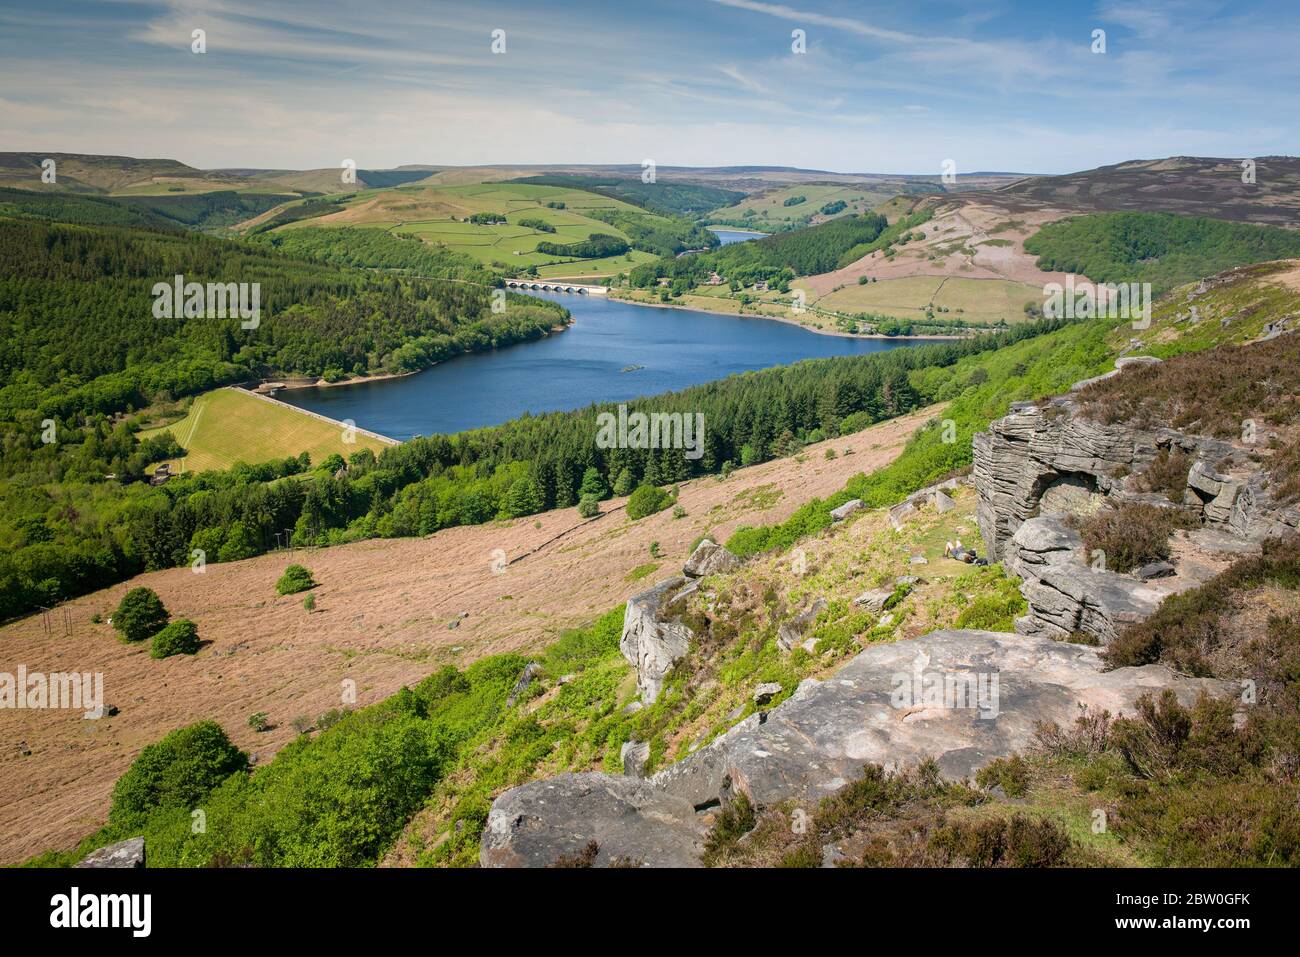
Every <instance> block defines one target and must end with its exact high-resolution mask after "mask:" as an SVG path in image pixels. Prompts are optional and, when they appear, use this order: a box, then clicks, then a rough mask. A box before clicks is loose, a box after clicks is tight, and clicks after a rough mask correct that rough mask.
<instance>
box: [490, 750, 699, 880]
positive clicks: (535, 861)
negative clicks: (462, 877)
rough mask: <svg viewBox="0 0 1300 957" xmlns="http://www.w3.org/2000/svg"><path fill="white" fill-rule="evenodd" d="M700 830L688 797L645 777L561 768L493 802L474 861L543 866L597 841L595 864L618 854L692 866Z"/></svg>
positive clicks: (661, 864) (654, 862) (696, 861)
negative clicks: (564, 771) (568, 771)
mask: <svg viewBox="0 0 1300 957" xmlns="http://www.w3.org/2000/svg"><path fill="white" fill-rule="evenodd" d="M705 831H706V826H705V821H704V819H703V818H702V817H701V816H700V815H698V814H697V813H696V811H695V808H694V807H693V806H692V805H691V804H690V802H688V801H686V800H684V799H682V798H680V797H675V796H673V795H671V794H668V793H666V792H664V791H662V790H661V789H659V788H656V787H654V786H652V785H651V784H649V783H648V782H646V781H641V780H638V779H637V778H633V777H612V776H610V775H608V774H594V773H591V774H561V775H559V776H558V777H554V778H549V779H547V780H545V781H533V782H531V783H529V784H524V785H521V786H520V787H517V788H511V789H510V790H509V791H506V792H505V793H504V794H502V795H501V796H500V797H499V798H497V799H496V800H495V801H494V802H493V803H492V811H491V812H490V813H489V814H488V820H487V827H486V828H485V829H484V831H483V840H482V843H481V845H480V850H479V861H480V863H482V864H483V866H484V867H550V866H551V865H552V864H554V863H555V862H556V860H557V859H559V857H560V856H561V855H565V854H568V855H572V854H577V853H579V852H580V851H582V849H583V848H585V847H586V846H587V844H588V843H589V842H590V841H596V842H597V843H598V844H599V845H600V850H599V853H598V854H597V855H596V860H595V863H596V865H597V866H605V867H608V866H609V865H610V864H612V863H614V861H616V860H618V859H619V858H624V859H627V860H629V861H637V862H643V863H646V864H649V865H652V866H658V867H699V866H700V851H701V850H702V848H703V839H704V834H705Z"/></svg>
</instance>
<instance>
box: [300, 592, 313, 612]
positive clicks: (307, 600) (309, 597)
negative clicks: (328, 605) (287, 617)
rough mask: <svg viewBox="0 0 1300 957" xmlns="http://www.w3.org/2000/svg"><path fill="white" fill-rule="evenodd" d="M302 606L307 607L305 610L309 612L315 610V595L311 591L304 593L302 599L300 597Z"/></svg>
mask: <svg viewBox="0 0 1300 957" xmlns="http://www.w3.org/2000/svg"><path fill="white" fill-rule="evenodd" d="M302 607H303V608H305V609H307V611H309V612H311V611H315V610H316V596H315V595H314V594H313V593H311V592H308V593H307V594H306V595H304V596H303V599H302Z"/></svg>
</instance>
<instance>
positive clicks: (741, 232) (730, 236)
mask: <svg viewBox="0 0 1300 957" xmlns="http://www.w3.org/2000/svg"><path fill="white" fill-rule="evenodd" d="M709 232H711V233H713V234H714V235H716V236H717V237H718V238H719V239H721V240H722V245H724V246H730V245H731V244H732V243H743V242H746V241H748V240H750V239H759V238H761V237H763V236H766V235H767V233H753V232H750V231H749V230H747V229H723V228H721V227H719V226H713V227H710V228H709Z"/></svg>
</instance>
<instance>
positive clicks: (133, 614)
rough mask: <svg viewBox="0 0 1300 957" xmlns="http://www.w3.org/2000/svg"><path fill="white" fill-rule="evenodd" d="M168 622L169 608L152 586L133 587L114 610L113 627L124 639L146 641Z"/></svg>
mask: <svg viewBox="0 0 1300 957" xmlns="http://www.w3.org/2000/svg"><path fill="white" fill-rule="evenodd" d="M165 624H167V609H166V608H164V607H163V603H162V601H161V600H160V599H159V598H158V595H157V594H156V593H155V592H154V590H153V589H152V588H144V587H140V588H132V589H131V590H130V591H129V592H127V593H126V594H125V595H123V596H122V601H121V603H120V604H119V605H118V606H117V611H115V612H113V627H114V628H116V629H117V630H118V631H119V632H121V633H122V640H123V641H144V639H146V638H148V637H149V636H150V635H156V634H157V633H158V631H159V630H160V629H161V628H162V626H163V625H165Z"/></svg>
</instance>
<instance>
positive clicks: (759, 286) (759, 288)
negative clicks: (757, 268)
mask: <svg viewBox="0 0 1300 957" xmlns="http://www.w3.org/2000/svg"><path fill="white" fill-rule="evenodd" d="M754 292H767V280H766V279H760V280H759V281H758V282H756V283H754Z"/></svg>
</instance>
